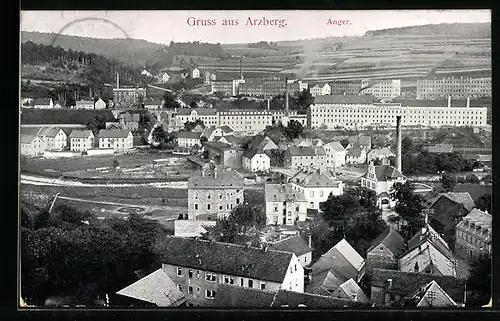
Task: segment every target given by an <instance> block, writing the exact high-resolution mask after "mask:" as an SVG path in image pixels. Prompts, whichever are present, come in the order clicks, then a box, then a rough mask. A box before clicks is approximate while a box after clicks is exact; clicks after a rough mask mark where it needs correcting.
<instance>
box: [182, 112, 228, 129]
mask: <svg viewBox="0 0 500 321" xmlns="http://www.w3.org/2000/svg"><path fill="white" fill-rule="evenodd" d="M197 120H201V121H203V124H204V125H205V126H210V127H211V126H214V127H219V116H218V114H217V110H216V109H211V108H196V109H191V108H181V109H178V110H177V114H176V116H175V123H176V125H177V126H184V124H185V123H186V122H195V121H197Z"/></svg>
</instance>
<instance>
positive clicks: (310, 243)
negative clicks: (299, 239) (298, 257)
mask: <svg viewBox="0 0 500 321" xmlns="http://www.w3.org/2000/svg"><path fill="white" fill-rule="evenodd" d="M311 245H312V242H311V234H309V248H312V246H311Z"/></svg>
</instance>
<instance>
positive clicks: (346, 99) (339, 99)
mask: <svg viewBox="0 0 500 321" xmlns="http://www.w3.org/2000/svg"><path fill="white" fill-rule="evenodd" d="M314 104H315V105H316V104H373V96H348V95H325V96H316V97H314Z"/></svg>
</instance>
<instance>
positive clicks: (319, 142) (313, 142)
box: [293, 138, 325, 147]
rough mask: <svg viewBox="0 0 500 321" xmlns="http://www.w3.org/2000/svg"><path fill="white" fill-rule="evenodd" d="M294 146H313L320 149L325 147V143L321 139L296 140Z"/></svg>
mask: <svg viewBox="0 0 500 321" xmlns="http://www.w3.org/2000/svg"><path fill="white" fill-rule="evenodd" d="M293 142H294V145H295V146H298V147H305V146H312V147H319V146H323V145H325V143H324V142H323V141H322V140H321V139H302V138H298V139H294V141H293Z"/></svg>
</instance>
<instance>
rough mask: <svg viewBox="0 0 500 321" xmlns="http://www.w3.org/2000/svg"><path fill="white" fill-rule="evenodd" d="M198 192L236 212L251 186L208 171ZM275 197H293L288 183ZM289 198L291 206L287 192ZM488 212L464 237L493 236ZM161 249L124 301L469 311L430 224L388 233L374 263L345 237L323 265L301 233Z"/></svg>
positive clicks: (199, 178) (475, 215)
mask: <svg viewBox="0 0 500 321" xmlns="http://www.w3.org/2000/svg"><path fill="white" fill-rule="evenodd" d="M217 179H219V180H220V181H224V183H222V182H221V183H218V184H219V185H218V189H210V188H208V186H205V185H204V183H203V182H209V181H211V182H216V181H219V180H217ZM191 187H199V189H196V190H193V191H192V192H190V196H189V197H190V198H191V197H192V198H193V199H197V200H199V201H200V205H199V208H202V207H203V206H208V204H209V203H213V205H214V206H220V207H221V208H222V209H223V210H227V209H229V208H230V207H231V206H233V205H237V202H238V201H239V202H242V201H243V199H242V194H241V195H238V194H237V192H236V191H237V190H239V191H241V190H242V180H241V177H239V176H238V174H236V173H235V172H234V171H230V170H226V171H224V172H217V170H216V169H214V170H213V171H212V172H211V173H210V174H209V173H199V175H196V176H195V177H193V178H192V179H190V190H191ZM207 191H208V192H207ZM270 191H276V192H279V194H280V195H290V194H291V193H293V189H287V188H284V187H282V186H273V187H272V188H270ZM266 194H267V193H266ZM280 197H281V198H283V197H284V199H285V200H286V197H287V196H280ZM266 198H267V195H266ZM273 201H274V200H273ZM202 204H203V205H202ZM229 205H231V206H229ZM226 207H227V209H226ZM487 216H488V214H486V213H484V212H481V211H479V210H475V211H473V212H471V213H470V214H469V215H467V216H465V217H464V218H463V220H462V221H461V223H460V224H459V228H458V229H457V231H460V233H468V234H474V235H477V234H480V233H483V232H482V231H483V230H488V229H489V231H490V232H491V216H489V222H488V218H487ZM488 224H489V225H488ZM479 229H480V231H478V230H479ZM463 231H465V232H463ZM490 238H491V234H490ZM160 246H161V247H162V253H163V257H162V264H161V267H160V268H158V269H157V270H156V271H154V272H153V273H150V274H148V275H146V276H144V277H142V278H140V279H139V280H138V281H136V282H134V283H133V284H131V285H129V286H127V287H125V288H124V289H122V290H120V291H118V292H117V294H118V299H119V300H121V301H122V302H121V303H122V304H127V305H130V306H144V305H147V306H152V307H179V306H188V307H220V308H222V307H232V308H244V307H253V308H263V307H289V308H293V307H310V308H319V307H330V308H332V307H350V308H352V307H361V308H362V307H365V308H367V307H372V306H375V307H396V308H401V307H403V308H416V307H463V306H465V302H466V288H465V280H464V278H463V277H462V276H460V275H458V272H457V267H456V259H455V258H454V255H453V253H452V250H451V249H450V247H449V245H448V244H447V243H446V242H445V241H444V240H443V239H442V237H441V236H440V235H439V234H438V233H437V232H436V231H435V230H434V229H433V228H432V227H431V225H430V224H429V223H428V222H427V221H426V224H425V225H424V227H422V229H421V230H419V231H418V232H417V233H416V234H415V235H414V236H413V237H412V238H411V239H409V240H408V241H407V242H405V241H404V239H403V237H402V236H401V235H400V234H399V233H398V232H397V231H396V230H394V229H391V228H389V227H388V228H387V229H386V230H385V231H384V232H383V233H382V234H381V235H380V236H379V237H378V238H376V239H375V240H374V241H373V242H372V244H371V247H370V248H369V249H368V250H367V253H366V257H363V256H361V255H360V254H359V253H358V252H357V251H356V250H355V249H354V248H353V247H352V245H351V244H349V242H348V241H347V240H346V239H342V240H340V241H339V242H338V243H337V244H336V245H335V246H333V247H332V248H331V249H330V250H328V251H327V252H326V253H324V254H323V255H322V256H321V257H319V259H317V260H315V261H313V259H312V251H313V248H312V244H311V237H310V236H309V242H307V241H306V239H305V238H304V237H303V236H302V235H299V234H297V235H295V236H290V237H287V238H284V239H281V240H278V241H275V242H265V243H263V244H262V245H261V246H260V248H257V247H252V246H250V245H246V246H245V245H236V244H228V243H220V242H215V241H208V240H207V241H205V240H200V239H199V238H198V237H194V235H190V237H189V236H188V237H176V236H172V237H166V238H165V239H163V240H162V241H161V245H160ZM221 258H224V259H223V260H221ZM363 283H364V284H365V285H363ZM165 294H168V295H165Z"/></svg>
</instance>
